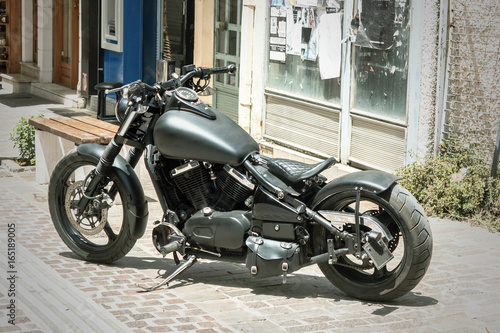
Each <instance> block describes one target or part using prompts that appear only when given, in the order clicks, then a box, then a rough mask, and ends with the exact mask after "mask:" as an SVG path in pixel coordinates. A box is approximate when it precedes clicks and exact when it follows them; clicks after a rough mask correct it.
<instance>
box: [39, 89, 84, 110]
mask: <svg viewBox="0 0 500 333" xmlns="http://www.w3.org/2000/svg"><path fill="white" fill-rule="evenodd" d="M31 94H32V95H35V96H39V97H42V98H45V99H48V100H50V101H53V102H56V103H60V104H64V105H65V106H68V107H72V108H77V109H83V108H85V105H86V100H85V98H84V97H81V96H78V95H77V93H76V90H74V89H70V88H68V87H67V86H63V85H61V84H57V83H32V84H31Z"/></svg>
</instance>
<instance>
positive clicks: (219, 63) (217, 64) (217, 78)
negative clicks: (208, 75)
mask: <svg viewBox="0 0 500 333" xmlns="http://www.w3.org/2000/svg"><path fill="white" fill-rule="evenodd" d="M215 67H224V60H222V59H217V60H216V61H215ZM215 81H217V82H220V83H224V74H217V75H215Z"/></svg>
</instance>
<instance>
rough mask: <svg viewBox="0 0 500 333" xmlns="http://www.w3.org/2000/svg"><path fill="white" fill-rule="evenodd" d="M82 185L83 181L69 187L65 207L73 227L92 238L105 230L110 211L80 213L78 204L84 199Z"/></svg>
mask: <svg viewBox="0 0 500 333" xmlns="http://www.w3.org/2000/svg"><path fill="white" fill-rule="evenodd" d="M82 185H83V181H81V180H80V181H77V182H74V183H73V184H71V185H70V186H68V190H67V192H66V197H65V200H64V205H65V208H66V215H67V216H68V219H69V221H70V223H71V225H72V226H73V227H74V228H75V229H76V230H78V232H80V233H81V234H83V235H86V236H92V235H96V234H98V233H100V232H101V231H102V230H103V229H104V226H105V225H106V222H107V220H108V209H107V208H105V209H101V210H100V211H99V212H98V213H92V214H90V213H88V208H87V209H86V210H85V212H83V213H78V212H77V204H78V202H79V201H80V200H81V199H82V198H83V192H82V191H83V188H82ZM90 204H91V203H90ZM90 204H89V205H90Z"/></svg>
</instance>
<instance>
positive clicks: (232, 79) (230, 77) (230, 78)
mask: <svg viewBox="0 0 500 333" xmlns="http://www.w3.org/2000/svg"><path fill="white" fill-rule="evenodd" d="M228 65H236V64H235V63H234V62H229V63H228ZM236 73H238V71H236ZM236 73H235V74H227V83H228V84H229V85H230V86H234V87H236V86H237V85H238V82H237V74H236Z"/></svg>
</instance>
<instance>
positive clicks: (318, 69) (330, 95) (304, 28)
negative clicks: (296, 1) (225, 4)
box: [267, 1, 343, 104]
mask: <svg viewBox="0 0 500 333" xmlns="http://www.w3.org/2000/svg"><path fill="white" fill-rule="evenodd" d="M330 2H331V3H335V4H337V6H335V7H326V8H321V7H298V6H295V7H286V6H271V17H270V43H269V67H268V76H267V88H269V89H273V90H278V91H279V92H280V93H284V94H287V95H291V96H297V97H303V98H305V99H309V100H310V99H313V100H317V101H319V102H327V103H335V104H340V83H341V81H340V62H341V53H342V47H341V41H340V38H341V35H342V19H341V17H342V14H340V12H341V11H342V10H343V1H339V2H338V3H337V1H330ZM329 14H334V16H336V17H332V18H333V20H329V19H328V20H327V19H324V18H326V17H327V16H325V15H329ZM329 18H330V16H329ZM322 19H324V20H323V21H321V20H322ZM327 25H328V26H327ZM330 33H333V34H334V35H335V36H332V35H331V34H330ZM333 37H336V38H333ZM322 40H325V41H326V43H322ZM323 46H324V47H323ZM333 66H336V67H337V74H334V75H330V74H329V73H328V71H329V69H331V68H330V67H333Z"/></svg>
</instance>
